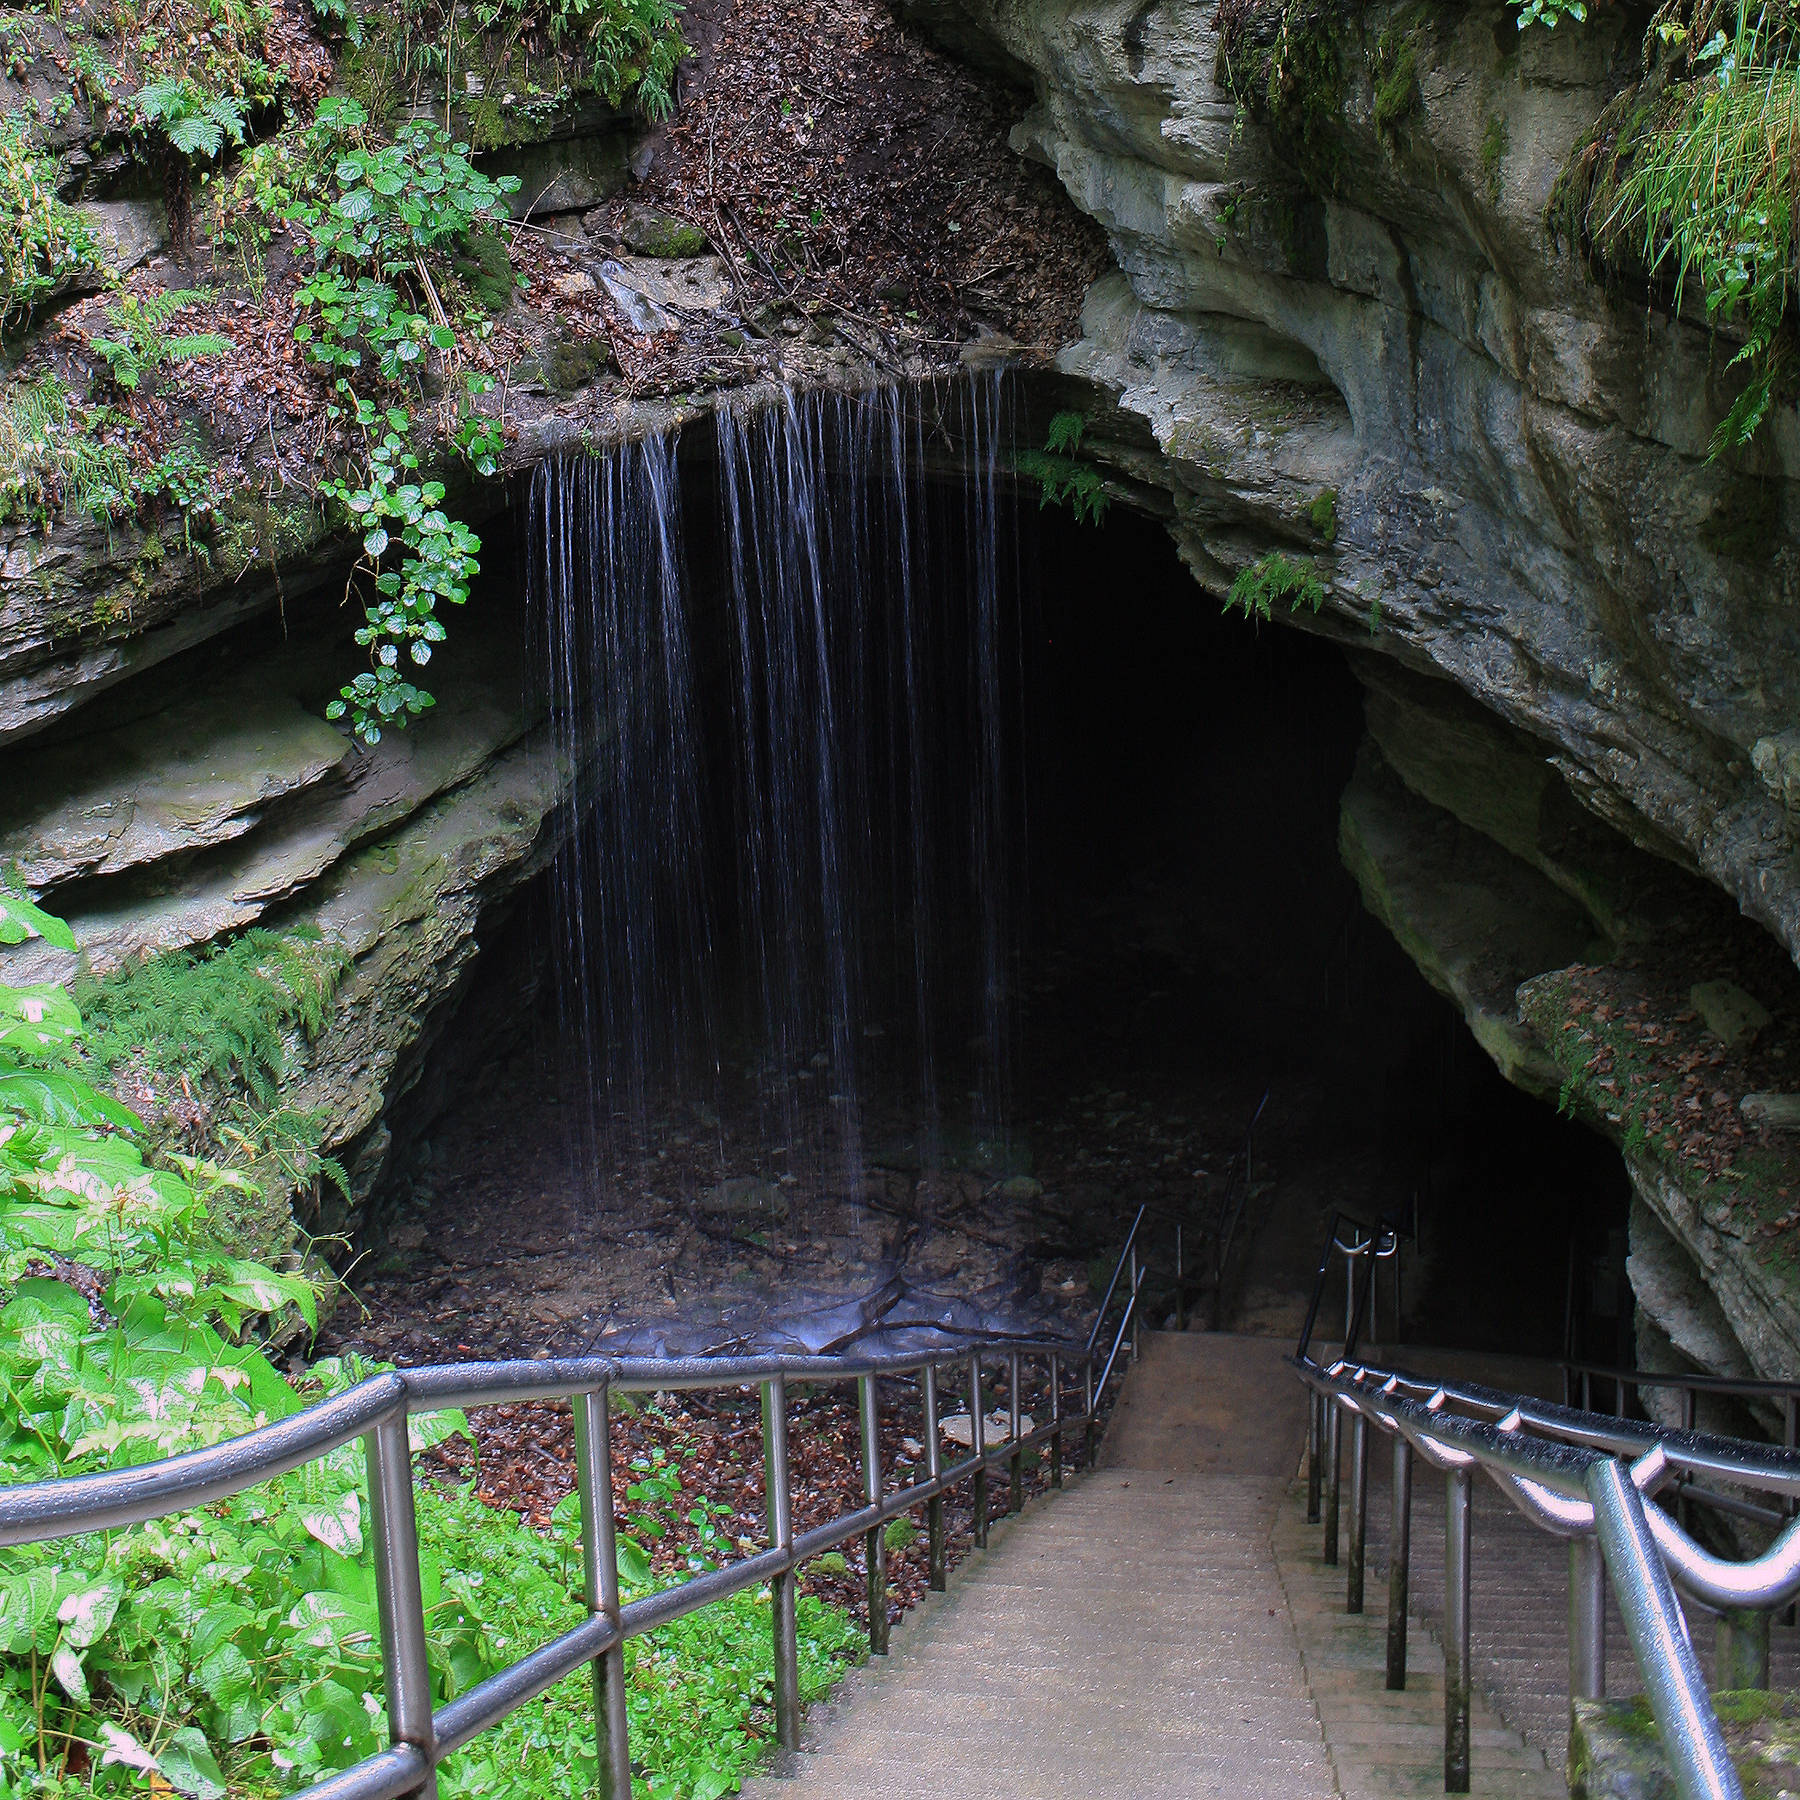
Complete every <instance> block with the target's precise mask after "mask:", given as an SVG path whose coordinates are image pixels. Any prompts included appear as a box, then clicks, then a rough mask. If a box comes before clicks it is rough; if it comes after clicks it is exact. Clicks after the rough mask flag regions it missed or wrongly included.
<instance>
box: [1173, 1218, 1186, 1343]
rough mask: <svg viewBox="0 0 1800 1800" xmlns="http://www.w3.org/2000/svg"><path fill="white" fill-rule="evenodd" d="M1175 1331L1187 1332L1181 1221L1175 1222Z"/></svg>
mask: <svg viewBox="0 0 1800 1800" xmlns="http://www.w3.org/2000/svg"><path fill="white" fill-rule="evenodd" d="M1175 1329H1176V1330H1177V1331H1186V1330H1187V1269H1186V1266H1185V1265H1184V1264H1183V1262H1182V1258H1181V1221H1180V1220H1179V1219H1177V1220H1176V1221H1175Z"/></svg>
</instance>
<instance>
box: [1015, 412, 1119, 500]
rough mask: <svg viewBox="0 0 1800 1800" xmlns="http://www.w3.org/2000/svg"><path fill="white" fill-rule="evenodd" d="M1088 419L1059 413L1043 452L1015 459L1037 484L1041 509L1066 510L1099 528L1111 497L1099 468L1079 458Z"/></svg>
mask: <svg viewBox="0 0 1800 1800" xmlns="http://www.w3.org/2000/svg"><path fill="white" fill-rule="evenodd" d="M1086 430H1087V418H1086V416H1085V415H1084V414H1082V413H1078V412H1061V413H1057V414H1056V415H1055V416H1054V417H1053V418H1052V419H1051V421H1050V424H1049V427H1048V429H1047V430H1046V432H1045V434H1044V448H1043V449H1042V450H1022V451H1020V452H1019V454H1018V456H1017V458H1016V459H1015V464H1016V466H1017V468H1018V471H1019V473H1020V474H1021V475H1024V476H1026V477H1028V478H1029V479H1030V480H1033V481H1035V482H1036V483H1037V484H1038V507H1039V510H1040V511H1041V510H1042V509H1043V508H1044V507H1046V506H1066V507H1068V508H1069V510H1070V511H1071V512H1072V513H1073V514H1074V515H1075V517H1076V518H1077V519H1079V520H1083V521H1085V522H1086V523H1088V524H1090V525H1098V524H1099V523H1100V521H1101V520H1102V519H1104V518H1105V517H1106V509H1107V507H1108V505H1109V504H1110V503H1111V497H1110V496H1109V495H1108V494H1107V491H1106V481H1105V478H1104V477H1103V476H1102V475H1101V473H1100V470H1099V469H1098V467H1097V466H1096V465H1095V464H1093V463H1092V462H1089V461H1088V460H1086V459H1085V458H1084V457H1082V456H1081V455H1079V451H1080V449H1081V438H1082V433H1083V432H1085V431H1086Z"/></svg>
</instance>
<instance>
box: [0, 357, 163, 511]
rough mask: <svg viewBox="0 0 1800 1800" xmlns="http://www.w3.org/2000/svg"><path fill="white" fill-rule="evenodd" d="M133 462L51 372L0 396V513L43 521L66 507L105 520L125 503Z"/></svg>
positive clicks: (128, 492) (130, 482) (129, 492)
mask: <svg viewBox="0 0 1800 1800" xmlns="http://www.w3.org/2000/svg"><path fill="white" fill-rule="evenodd" d="M131 497H132V480H131V465H130V463H129V462H128V460H127V458H126V455H125V452H124V451H123V450H122V449H120V448H119V446H118V445H117V444H112V443H108V442H107V441H106V440H105V439H103V438H101V437H100V436H99V435H98V433H97V432H96V431H95V430H94V429H93V421H92V420H90V419H89V418H88V417H86V416H85V414H84V413H83V412H82V411H81V410H80V409H79V408H77V407H75V406H73V405H72V404H71V402H70V399H69V391H68V389H67V388H65V387H64V386H63V384H62V382H61V381H60V380H58V378H57V377H56V376H55V375H43V376H40V377H39V378H38V379H37V380H36V381H30V382H24V383H22V384H21V385H19V386H18V387H16V388H14V389H13V390H12V392H11V393H10V394H9V395H7V396H6V398H5V399H4V400H0V519H13V518H17V519H27V520H44V519H48V518H50V517H52V516H53V515H54V514H55V513H57V512H58V511H60V510H62V509H63V508H65V507H69V508H73V509H75V510H78V511H83V512H90V513H93V514H94V515H95V516H96V517H99V518H104V517H107V516H110V515H111V514H113V513H115V512H118V511H119V510H121V509H122V508H123V507H124V506H126V505H128V504H129V502H130V500H131Z"/></svg>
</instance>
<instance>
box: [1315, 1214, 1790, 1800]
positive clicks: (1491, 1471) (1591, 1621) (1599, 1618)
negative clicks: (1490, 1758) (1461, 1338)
mask: <svg viewBox="0 0 1800 1800" xmlns="http://www.w3.org/2000/svg"><path fill="white" fill-rule="evenodd" d="M1340 1222H1341V1221H1340V1219H1336V1218H1334V1220H1333V1221H1332V1230H1331V1233H1330V1239H1329V1242H1335V1241H1336V1240H1337V1238H1338V1235H1339V1230H1338V1228H1339V1224H1340ZM1380 1231H1381V1227H1380V1226H1377V1227H1375V1228H1374V1229H1373V1230H1371V1229H1370V1228H1368V1227H1363V1228H1362V1237H1363V1239H1364V1240H1365V1241H1368V1242H1373V1241H1376V1240H1377V1239H1378V1238H1379V1235H1380ZM1331 1254H1332V1251H1331V1249H1330V1248H1329V1246H1328V1249H1327V1252H1326V1259H1327V1261H1328V1260H1329V1258H1330V1256H1331ZM1362 1268H1363V1274H1362V1280H1363V1282H1364V1283H1366V1282H1367V1281H1368V1280H1370V1279H1371V1278H1372V1272H1373V1259H1372V1258H1370V1259H1369V1260H1368V1261H1366V1262H1365V1263H1364V1264H1363V1266H1362ZM1315 1311H1316V1308H1315ZM1360 1311H1361V1299H1360V1297H1359V1299H1358V1301H1357V1302H1356V1304H1354V1305H1353V1306H1352V1307H1351V1308H1350V1312H1351V1320H1352V1329H1351V1330H1350V1331H1349V1332H1348V1333H1347V1336H1348V1337H1349V1338H1350V1355H1349V1357H1347V1358H1339V1359H1337V1360H1335V1361H1333V1362H1332V1363H1330V1364H1329V1365H1324V1364H1321V1363H1319V1362H1317V1361H1315V1360H1313V1359H1312V1358H1311V1357H1310V1356H1308V1355H1307V1353H1306V1342H1305V1340H1304V1339H1303V1340H1302V1343H1301V1346H1300V1349H1299V1351H1298V1353H1297V1354H1296V1356H1295V1357H1294V1358H1293V1359H1292V1361H1293V1366H1294V1368H1295V1369H1296V1371H1297V1372H1298V1374H1299V1375H1300V1378H1301V1380H1302V1381H1304V1382H1305V1383H1306V1384H1307V1388H1308V1390H1309V1413H1310V1422H1309V1430H1308V1439H1307V1496H1308V1515H1307V1516H1308V1519H1309V1520H1315V1519H1317V1518H1318V1516H1319V1510H1320V1509H1319V1498H1320V1487H1321V1482H1322V1481H1323V1482H1324V1483H1325V1485H1326V1488H1327V1492H1326V1495H1325V1508H1324V1524H1325V1561H1326V1562H1327V1563H1331V1564H1335V1563H1336V1562H1337V1561H1338V1551H1339V1526H1340V1510H1341V1504H1342V1492H1341V1490H1342V1467H1341V1465H1342V1461H1343V1456H1342V1439H1343V1423H1344V1421H1345V1420H1346V1419H1348V1421H1349V1424H1350V1434H1349V1435H1350V1445H1349V1464H1350V1467H1349V1497H1348V1498H1349V1514H1350V1527H1349V1540H1350V1541H1349V1547H1348V1549H1349V1554H1348V1568H1347V1582H1346V1587H1347V1592H1346V1596H1345V1607H1346V1610H1347V1611H1349V1612H1352V1613H1359V1612H1361V1611H1362V1610H1363V1602H1364V1585H1365V1582H1364V1576H1365V1570H1366V1565H1367V1529H1368V1481H1369V1443H1370V1435H1371V1434H1370V1429H1369V1428H1370V1427H1371V1426H1373V1427H1374V1428H1375V1430H1376V1431H1378V1432H1381V1433H1383V1434H1386V1435H1387V1436H1389V1437H1391V1438H1392V1440H1393V1506H1392V1511H1391V1513H1390V1527H1389V1546H1388V1550H1389V1554H1388V1633H1387V1685H1388V1686H1389V1687H1390V1688H1403V1687H1404V1686H1405V1685H1406V1628H1407V1600H1408V1584H1409V1563H1410V1544H1411V1508H1412V1475H1413V1462H1414V1458H1415V1457H1416V1458H1418V1459H1419V1460H1421V1461H1423V1462H1424V1463H1426V1464H1427V1465H1428V1466H1429V1467H1431V1468H1433V1469H1436V1470H1439V1471H1441V1472H1442V1473H1443V1474H1444V1476H1445V1478H1446V1515H1445V1529H1444V1546H1445V1586H1444V1663H1445V1674H1444V1789H1445V1792H1447V1793H1467V1792H1468V1791H1469V1702H1470V1686H1471V1671H1470V1655H1469V1651H1470V1629H1469V1595H1470V1588H1469V1534H1470V1492H1471V1486H1472V1482H1473V1477H1474V1475H1475V1473H1476V1472H1477V1471H1480V1472H1481V1473H1483V1474H1485V1475H1486V1476H1487V1477H1488V1478H1489V1479H1490V1480H1491V1481H1492V1482H1493V1483H1494V1485H1495V1486H1496V1487H1497V1488H1499V1489H1500V1491H1501V1492H1502V1493H1503V1494H1504V1495H1505V1496H1506V1498H1507V1499H1508V1500H1509V1501H1510V1502H1511V1503H1512V1504H1513V1505H1514V1506H1515V1507H1517V1508H1518V1510H1519V1511H1520V1512H1522V1513H1523V1514H1524V1515H1525V1516H1526V1517H1527V1518H1528V1519H1530V1520H1531V1522H1532V1523H1533V1524H1534V1525H1536V1526H1537V1527H1538V1528H1539V1529H1540V1530H1543V1531H1546V1532H1548V1533H1550V1534H1552V1535H1553V1536H1556V1537H1560V1538H1564V1539H1567V1540H1568V1543H1569V1694H1570V1699H1571V1702H1573V1701H1574V1700H1576V1699H1599V1698H1602V1697H1603V1696H1604V1694H1605V1691H1606V1600H1605V1589H1606V1585H1607V1582H1608V1580H1609V1579H1610V1582H1611V1585H1612V1589H1613V1593H1614V1595H1615V1597H1616V1598H1617V1601H1618V1604H1619V1610H1620V1613H1621V1614H1622V1616H1623V1618H1624V1622H1625V1628H1626V1633H1627V1635H1628V1636H1629V1638H1630V1640H1631V1645H1632V1649H1633V1651H1634V1652H1635V1654H1636V1656H1637V1660H1638V1664H1639V1667H1640V1669H1641V1670H1642V1673H1643V1678H1644V1687H1645V1691H1646V1693H1647V1694H1648V1697H1649V1700H1650V1705H1651V1710H1652V1712H1653V1713H1654V1715H1655V1718H1656V1721H1657V1724H1658V1726H1659V1727H1660V1728H1661V1731H1662V1740H1663V1745H1664V1749H1665V1752H1666V1754H1667V1756H1668V1758H1669V1762H1670V1766H1671V1768H1672V1770H1673V1772H1674V1775H1675V1778H1676V1782H1677V1785H1678V1786H1679V1789H1680V1791H1681V1794H1682V1796H1683V1800H1742V1791H1743V1790H1742V1788H1741V1786H1740V1784H1739V1781H1738V1777H1737V1774H1736V1771H1735V1770H1734V1768H1733V1767H1732V1763H1731V1759H1730V1757H1729V1755H1728V1754H1727V1752H1726V1749H1725V1744H1724V1739H1723V1737H1722V1735H1721V1733H1720V1730H1719V1724H1718V1720H1717V1717H1716V1716H1715V1714H1714V1712H1713V1707H1712V1702H1711V1699H1710V1697H1709V1696H1708V1693H1707V1689H1706V1684H1705V1681H1704V1679H1703V1677H1702V1675H1701V1671H1700V1666H1699V1663H1698V1661H1697V1660H1696V1658H1695V1655H1694V1650H1693V1645H1692V1642H1691V1641H1690V1638H1689V1634H1688V1625H1687V1620H1686V1617H1685V1615H1684V1613H1683V1611H1682V1607H1681V1604H1680V1602H1679V1601H1678V1600H1677V1598H1676V1589H1677V1588H1679V1589H1680V1590H1681V1591H1682V1592H1683V1593H1684V1594H1686V1595H1687V1596H1688V1597H1689V1599H1690V1601H1692V1602H1694V1603H1696V1604H1697V1605H1698V1606H1699V1607H1701V1608H1705V1609H1708V1610H1710V1611H1713V1612H1716V1613H1717V1614H1718V1618H1719V1625H1718V1630H1719V1663H1720V1666H1721V1668H1722V1669H1723V1670H1724V1671H1725V1675H1724V1679H1723V1685H1724V1686H1728V1687H1767V1686H1768V1682H1769V1622H1770V1616H1771V1614H1772V1613H1773V1612H1774V1611H1776V1610H1777V1609H1779V1608H1781V1607H1784V1606H1786V1605H1788V1604H1789V1603H1790V1602H1791V1601H1792V1600H1794V1599H1795V1597H1796V1596H1800V1519H1794V1520H1791V1521H1790V1522H1787V1523H1786V1524H1785V1526H1784V1528H1783V1529H1782V1530H1781V1532H1780V1533H1779V1535H1778V1536H1777V1537H1776V1538H1775V1540H1774V1542H1773V1543H1772V1544H1771V1545H1770V1546H1769V1548H1768V1549H1767V1550H1765V1551H1764V1552H1763V1553H1762V1554H1761V1555H1760V1556H1755V1557H1751V1558H1748V1559H1746V1560H1744V1561H1739V1562H1734V1561H1730V1560H1728V1559H1726V1558H1722V1557H1718V1556H1715V1555H1713V1554H1712V1553H1711V1552H1710V1551H1708V1550H1707V1549H1705V1548H1704V1547H1703V1546H1702V1545H1700V1544H1698V1543H1696V1542H1695V1541H1694V1539H1693V1538H1692V1537H1691V1536H1689V1535H1688V1533H1687V1532H1686V1531H1685V1530H1684V1529H1683V1528H1682V1526H1681V1524H1679V1523H1678V1522H1677V1521H1676V1520H1675V1519H1674V1518H1672V1517H1670V1515H1669V1514H1668V1513H1667V1512H1665V1511H1664V1510H1663V1508H1662V1507H1660V1506H1658V1505H1655V1504H1647V1502H1654V1500H1655V1498H1656V1496H1657V1495H1659V1494H1661V1493H1663V1492H1665V1491H1666V1490H1669V1489H1674V1490H1675V1491H1676V1492H1678V1493H1679V1494H1681V1495H1682V1496H1683V1497H1684V1498H1685V1499H1686V1501H1687V1502H1688V1503H1689V1504H1700V1505H1711V1506H1715V1507H1717V1508H1718V1509H1719V1510H1721V1511H1727V1512H1734V1513H1738V1514H1740V1515H1741V1514H1743V1513H1745V1512H1746V1511H1749V1512H1751V1513H1752V1515H1753V1516H1756V1517H1760V1518H1765V1519H1769V1520H1786V1519H1787V1518H1788V1513H1789V1511H1790V1510H1791V1509H1790V1507H1788V1506H1787V1505H1783V1506H1782V1507H1780V1508H1775V1509H1771V1508H1767V1507H1755V1506H1754V1505H1753V1504H1752V1505H1750V1506H1746V1503H1745V1502H1744V1501H1743V1500H1742V1498H1741V1496H1740V1495H1738V1494H1732V1493H1724V1492H1720V1491H1718V1490H1717V1489H1716V1488H1714V1487H1713V1486H1711V1485H1709V1484H1712V1483H1718V1482H1725V1483H1729V1484H1730V1485H1731V1486H1732V1487H1733V1488H1737V1489H1746V1488H1747V1489H1751V1490H1756V1491H1760V1492H1762V1493H1765V1494H1772V1495H1777V1496H1780V1497H1781V1499H1782V1500H1783V1501H1784V1502H1791V1501H1792V1500H1793V1499H1794V1498H1795V1497H1797V1496H1800V1451H1795V1450H1793V1449H1786V1448H1778V1447H1776V1446H1773V1445H1762V1444H1756V1443H1752V1442H1749V1441H1747V1440H1745V1439H1740V1438H1728V1437H1720V1436H1716V1435H1713V1434H1710V1433H1707V1432H1699V1431H1693V1430H1676V1429H1670V1428H1666V1427H1663V1426H1658V1425H1653V1424H1649V1423H1646V1422H1642V1421H1638V1420H1632V1419H1625V1418H1617V1417H1613V1416H1611V1415H1608V1414H1605V1413H1594V1412H1586V1411H1582V1410H1579V1409H1577V1408H1574V1407H1569V1406H1558V1405H1555V1404H1552V1403H1550V1402H1548V1401H1539V1400H1536V1399H1533V1398H1531V1397H1529V1396H1526V1395H1521V1394H1515V1393H1505V1392H1502V1391H1500V1390H1498V1389H1493V1388H1487V1387H1482V1386H1480V1385H1477V1384H1474V1383H1457V1382H1439V1381H1434V1380H1431V1379H1430V1378H1427V1377H1420V1376H1417V1375H1412V1374H1408V1373H1406V1372H1404V1371H1401V1370H1390V1369H1381V1368H1374V1367H1371V1366H1368V1365H1366V1364H1363V1363H1359V1362H1356V1361H1354V1360H1353V1358H1354V1337H1355V1331H1354V1324H1355V1320H1356V1318H1357V1315H1358V1314H1359V1313H1360ZM1312 1323H1313V1320H1312V1319H1309V1321H1308V1334H1309V1335H1310V1328H1311V1325H1312Z"/></svg>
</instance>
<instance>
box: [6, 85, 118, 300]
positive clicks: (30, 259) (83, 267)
mask: <svg viewBox="0 0 1800 1800" xmlns="http://www.w3.org/2000/svg"><path fill="white" fill-rule="evenodd" d="M101 267H102V259H101V255H100V246H99V243H98V241H97V240H96V239H95V237H94V235H93V233H92V232H91V231H90V230H89V229H88V227H87V224H86V222H85V221H84V220H83V219H82V217H81V215H80V214H79V213H77V212H76V211H75V210H74V209H73V208H72V207H69V206H65V205H64V204H63V202H62V201H61V200H59V199H58V198H57V197H56V160H55V158H54V157H51V156H48V155H46V154H45V153H44V152H43V151H41V150H39V149H38V148H36V147H35V146H34V145H33V143H32V140H31V126H30V122H29V121H28V120H27V119H26V117H25V115H24V114H23V113H20V112H12V113H8V114H6V115H5V116H4V117H0V330H9V329H12V328H14V327H16V326H18V325H19V324H21V323H22V322H23V321H24V320H25V319H26V318H27V317H28V316H29V315H30V313H31V311H32V309H33V308H34V307H36V306H38V305H40V304H41V303H42V302H43V301H45V300H47V299H49V298H50V296H51V295H53V294H55V293H57V292H58V291H59V290H61V289H62V288H63V287H65V286H66V285H67V284H68V282H69V281H70V280H71V279H72V278H73V277H75V276H76V275H79V274H82V273H84V272H87V271H93V270H98V269H99V268H101Z"/></svg>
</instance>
